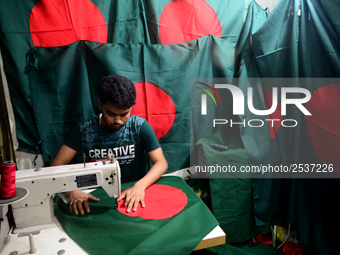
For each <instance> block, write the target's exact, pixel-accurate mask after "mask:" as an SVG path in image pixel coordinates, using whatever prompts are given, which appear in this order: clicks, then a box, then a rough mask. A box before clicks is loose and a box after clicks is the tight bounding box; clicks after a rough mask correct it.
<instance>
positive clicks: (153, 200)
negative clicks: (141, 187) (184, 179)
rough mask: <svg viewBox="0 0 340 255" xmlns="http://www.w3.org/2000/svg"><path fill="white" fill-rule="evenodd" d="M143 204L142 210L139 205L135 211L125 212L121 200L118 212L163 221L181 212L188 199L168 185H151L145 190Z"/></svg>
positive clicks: (123, 201)
mask: <svg viewBox="0 0 340 255" xmlns="http://www.w3.org/2000/svg"><path fill="white" fill-rule="evenodd" d="M127 190H129V189H127ZM127 190H125V191H124V192H126V191H127ZM124 192H123V193H124ZM144 202H145V207H144V208H143V207H142V206H141V204H140V203H139V205H138V208H137V211H133V210H131V211H130V212H126V206H125V205H124V203H125V200H124V199H123V200H121V201H119V202H118V211H119V212H121V213H122V214H125V215H127V216H130V217H140V218H143V219H148V220H163V219H167V218H170V217H172V216H174V215H176V214H177V213H179V212H180V211H182V210H183V209H184V207H185V206H186V205H187V203H188V197H187V195H186V194H185V193H184V192H183V191H182V190H180V189H177V188H174V187H171V186H168V185H161V184H153V185H151V186H150V187H149V188H147V189H146V190H145V197H144Z"/></svg>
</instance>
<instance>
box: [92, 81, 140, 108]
mask: <svg viewBox="0 0 340 255" xmlns="http://www.w3.org/2000/svg"><path fill="white" fill-rule="evenodd" d="M99 99H100V101H101V103H102V104H106V103H108V102H110V103H112V104H114V105H115V106H117V107H119V108H120V109H126V108H130V107H131V106H133V105H134V104H135V101H136V89H135V85H134V84H133V83H132V81H130V80H129V79H128V78H126V77H123V76H119V75H108V76H105V77H103V78H102V79H101V80H100V82H99Z"/></svg>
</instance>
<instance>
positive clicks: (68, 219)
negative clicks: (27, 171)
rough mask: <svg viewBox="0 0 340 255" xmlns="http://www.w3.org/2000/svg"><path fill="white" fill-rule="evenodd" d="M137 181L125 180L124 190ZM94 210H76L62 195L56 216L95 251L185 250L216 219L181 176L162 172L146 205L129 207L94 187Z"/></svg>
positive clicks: (127, 253) (88, 249) (148, 192)
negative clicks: (77, 212)
mask: <svg viewBox="0 0 340 255" xmlns="http://www.w3.org/2000/svg"><path fill="white" fill-rule="evenodd" d="M133 184H134V183H125V184H122V191H124V190H126V189H128V188H130V187H132V186H133ZM92 194H93V195H94V196H96V197H98V198H100V201H99V202H90V207H91V211H90V213H89V214H85V215H84V216H75V215H73V214H72V212H71V211H70V210H69V207H68V205H66V204H65V203H64V202H63V201H62V200H61V199H60V200H59V209H57V210H56V216H57V218H58V220H59V222H60V223H61V225H62V227H63V229H64V230H65V232H66V233H67V234H68V235H69V236H70V237H71V238H72V239H73V240H74V241H75V242H76V243H78V244H79V245H80V247H82V248H83V249H84V250H85V251H86V252H88V253H89V254H91V255H96V254H98V255H99V254H121V255H132V254H139V255H141V254H148V255H149V254H150V255H152V254H155V255H159V254H164V255H166V254H169V255H176V254H178V255H185V254H190V253H191V251H193V250H194V249H195V247H196V246H197V245H198V244H199V242H200V241H201V240H202V239H203V238H204V237H205V236H206V235H207V234H208V233H210V232H211V231H212V230H213V229H214V228H215V227H216V226H217V225H218V222H217V221H216V219H215V218H214V216H213V215H212V214H211V212H210V211H209V209H208V208H207V207H206V206H205V204H204V203H203V202H202V200H201V199H200V198H199V197H198V196H197V195H196V194H195V193H194V192H193V191H192V190H191V188H190V187H189V186H188V185H187V184H186V183H185V182H184V180H183V179H182V178H180V177H162V178H161V179H160V180H158V181H157V182H156V183H155V184H153V185H152V186H150V187H149V188H148V189H146V191H145V206H146V207H145V208H141V207H140V205H139V208H138V209H137V211H136V212H130V213H126V212H125V208H124V206H122V203H123V201H121V202H120V204H119V206H118V209H115V199H114V198H110V197H109V196H108V195H107V194H106V193H105V191H104V190H103V189H97V190H96V191H94V192H93V193H92Z"/></svg>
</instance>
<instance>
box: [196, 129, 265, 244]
mask: <svg viewBox="0 0 340 255" xmlns="http://www.w3.org/2000/svg"><path fill="white" fill-rule="evenodd" d="M238 132H239V131H238V130H237V129H235V130H232V129H222V128H219V130H218V132H215V133H213V134H211V135H209V136H206V137H204V138H202V139H200V140H199V141H198V142H197V144H200V145H202V146H203V148H204V153H205V157H206V160H207V165H208V166H209V165H210V166H214V165H216V164H218V165H220V166H228V165H232V166H236V167H237V169H240V167H241V166H248V157H247V152H246V150H245V149H244V146H243V142H242V140H241V137H240V136H239V133H238ZM210 143H217V144H223V145H226V146H227V147H228V150H227V151H222V152H220V151H216V150H214V149H213V148H212V147H210V146H209V144H210ZM209 183H210V195H211V202H212V209H213V213H214V215H215V217H216V219H217V220H218V222H219V224H220V226H221V228H222V229H223V230H224V232H225V233H226V242H227V243H235V242H243V241H246V240H248V239H249V238H251V237H254V236H257V235H259V234H263V233H267V232H268V231H269V226H262V227H258V226H256V225H255V220H254V214H253V198H252V181H251V179H250V175H249V174H242V175H241V176H240V175H237V174H233V173H231V174H228V173H223V174H222V176H220V178H213V177H212V178H210V179H209Z"/></svg>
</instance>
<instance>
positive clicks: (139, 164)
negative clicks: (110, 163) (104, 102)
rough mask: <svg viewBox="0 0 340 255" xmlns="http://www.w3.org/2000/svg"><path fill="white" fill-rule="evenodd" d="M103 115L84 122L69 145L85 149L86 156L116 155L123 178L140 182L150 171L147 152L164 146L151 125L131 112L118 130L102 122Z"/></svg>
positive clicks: (77, 128)
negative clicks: (110, 129)
mask: <svg viewBox="0 0 340 255" xmlns="http://www.w3.org/2000/svg"><path fill="white" fill-rule="evenodd" d="M99 118H100V115H98V116H95V117H92V118H90V119H88V120H85V121H82V122H80V123H79V124H78V125H77V126H76V127H75V128H74V129H73V130H72V131H71V132H70V134H69V136H68V138H67V143H66V145H67V146H69V147H71V148H72V149H74V150H76V151H78V152H79V151H81V150H83V151H84V153H85V154H86V159H87V160H90V161H99V160H106V159H108V157H109V155H110V154H114V155H115V159H117V160H118V162H119V166H120V168H121V181H122V182H130V181H137V180H139V179H140V178H141V177H143V176H144V175H145V174H146V170H147V168H146V155H145V153H147V152H150V151H152V150H155V149H157V148H158V147H160V144H159V142H158V140H157V137H156V135H155V133H154V131H153V129H152V127H151V126H150V124H149V123H148V122H147V121H146V120H145V119H143V118H141V117H138V116H134V115H131V116H130V117H129V119H128V121H127V122H126V123H125V125H124V126H123V127H122V128H121V129H120V130H118V131H108V130H105V129H103V128H102V127H101V126H100V124H99Z"/></svg>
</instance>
